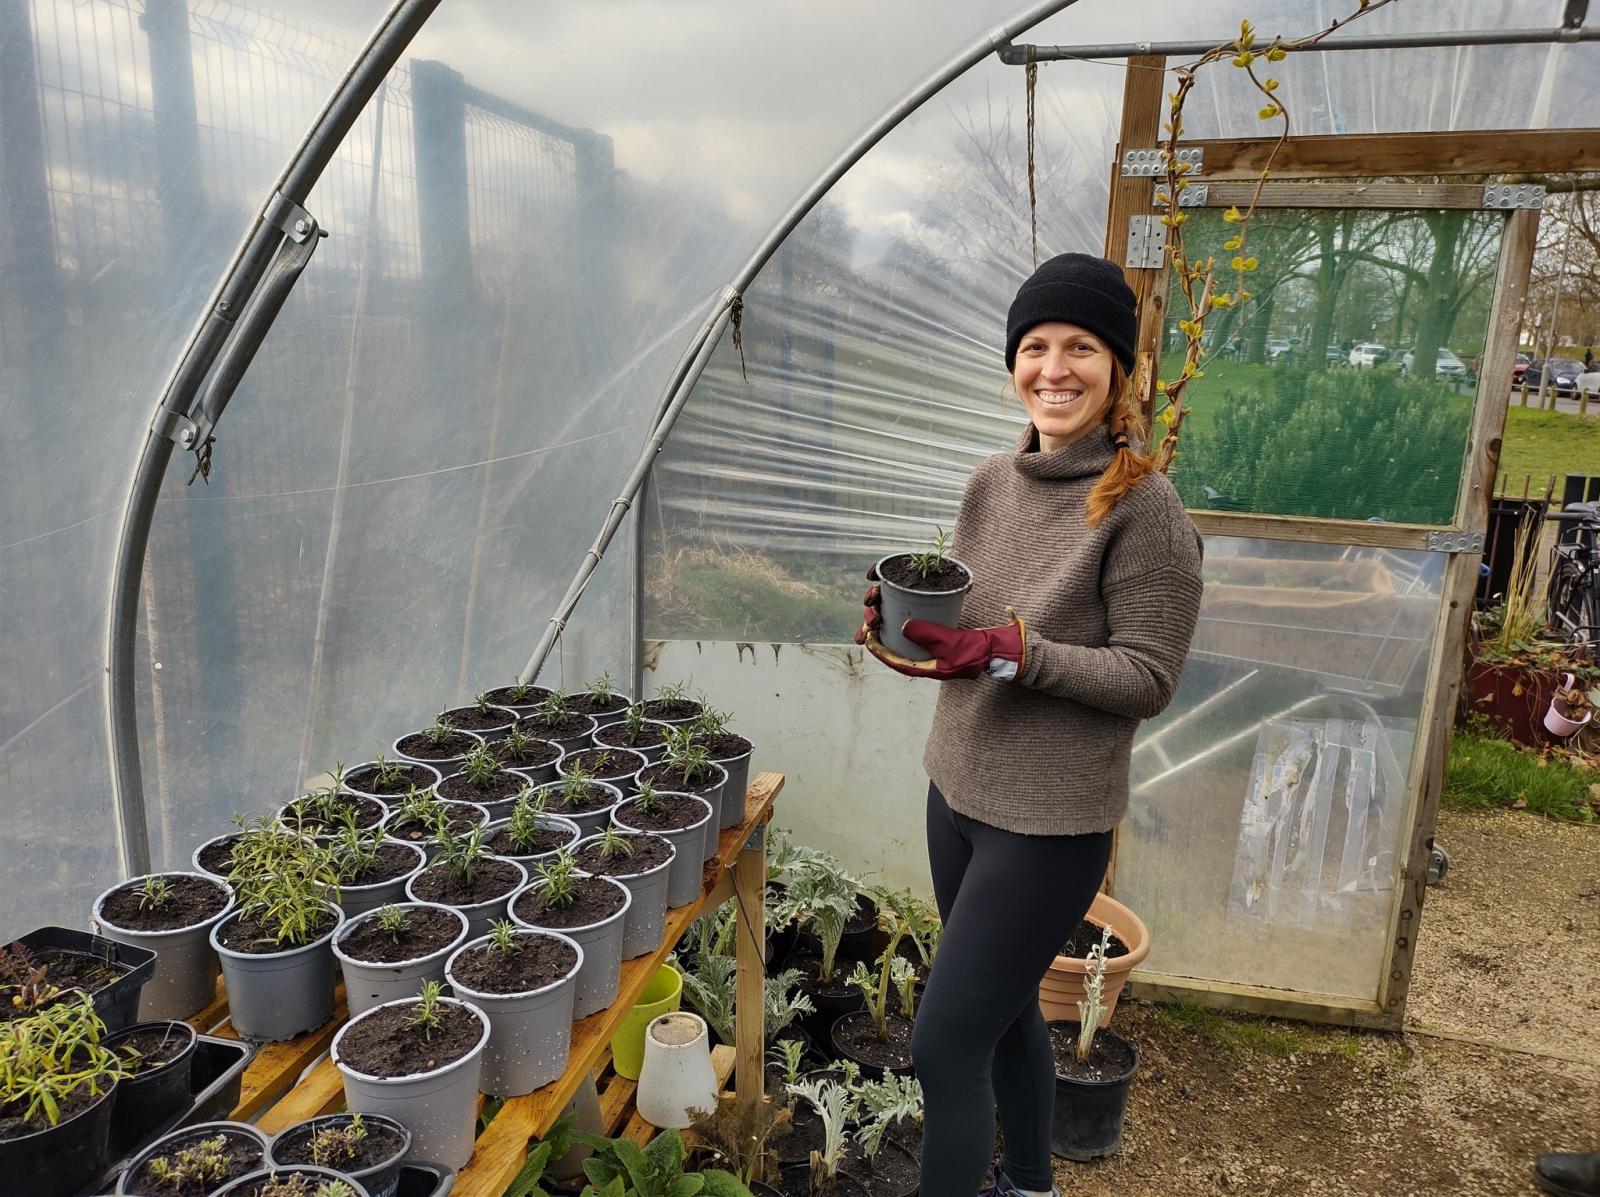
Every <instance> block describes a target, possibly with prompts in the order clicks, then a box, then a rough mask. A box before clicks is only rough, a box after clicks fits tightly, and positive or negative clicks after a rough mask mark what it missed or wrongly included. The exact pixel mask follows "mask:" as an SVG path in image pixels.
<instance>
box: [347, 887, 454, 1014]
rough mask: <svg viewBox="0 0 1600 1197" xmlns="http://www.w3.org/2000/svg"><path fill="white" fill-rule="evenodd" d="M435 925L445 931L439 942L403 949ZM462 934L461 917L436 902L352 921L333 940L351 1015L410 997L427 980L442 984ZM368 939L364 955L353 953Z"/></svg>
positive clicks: (384, 908)
mask: <svg viewBox="0 0 1600 1197" xmlns="http://www.w3.org/2000/svg"><path fill="white" fill-rule="evenodd" d="M439 924H443V925H444V927H445V931H443V932H441V933H439V935H438V936H436V938H443V939H444V942H443V943H439V944H433V943H431V942H430V944H429V945H428V946H425V947H422V948H420V950H419V949H410V948H408V947H407V945H408V944H409V943H410V942H411V941H412V940H413V939H415V938H416V937H417V936H418V935H419V933H420V932H422V930H423V929H424V928H425V927H437V926H438V925H439ZM467 932H468V926H467V916H466V915H465V914H463V913H461V911H459V910H457V909H456V908H455V907H453V906H441V905H439V904H438V903H435V902H399V903H395V904H394V905H392V906H382V907H379V908H378V909H377V910H373V911H369V912H368V913H366V914H364V915H361V916H360V917H358V918H354V919H351V920H350V921H349V922H348V923H346V924H345V926H344V927H343V928H342V929H341V930H340V932H339V934H338V935H337V936H335V937H334V941H333V954H334V957H335V958H336V959H337V960H338V961H339V970H340V972H341V973H342V974H343V976H344V993H345V1001H346V1003H347V1004H348V1006H349V1010H350V1014H351V1016H352V1017H353V1016H355V1015H357V1014H361V1013H363V1012H365V1011H367V1010H370V1009H372V1008H373V1007H374V1006H381V1005H383V1004H384V1003H385V1002H393V1001H398V1000H399V999H400V998H407V997H415V996H416V995H417V994H418V993H420V992H421V990H422V986H423V983H424V982H426V981H443V980H444V965H445V961H446V960H448V959H449V958H450V953H451V952H453V951H455V950H456V949H457V948H459V947H460V946H461V945H462V944H464V943H466V942H467ZM374 933H376V934H374ZM368 940H372V941H375V942H373V943H371V944H370V945H369V946H368V947H367V948H366V951H365V953H364V954H362V953H358V951H357V949H356V947H355V944H356V943H357V942H358V941H362V942H364V941H368ZM413 952H415V954H412V953H413ZM380 956H381V957H383V959H378V958H377V957H380ZM397 956H398V957H399V958H398V959H391V957H397Z"/></svg>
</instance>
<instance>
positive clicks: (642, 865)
mask: <svg viewBox="0 0 1600 1197" xmlns="http://www.w3.org/2000/svg"><path fill="white" fill-rule="evenodd" d="M626 838H627V841H628V843H630V844H632V845H633V852H632V853H630V854H629V855H626V856H623V855H621V854H618V855H616V856H611V857H607V856H604V855H602V845H601V843H600V841H599V840H590V841H589V842H587V843H585V844H584V845H583V846H582V847H580V848H579V849H578V850H577V852H576V853H575V856H576V859H577V862H578V867H579V868H580V869H582V870H583V871H584V872H585V873H596V874H598V875H600V876H602V877H636V876H638V875H639V874H640V873H648V872H649V871H650V870H651V869H654V868H657V867H658V866H660V865H664V864H666V863H667V861H669V860H671V859H672V845H671V844H670V843H668V842H667V841H666V840H664V839H662V838H661V837H660V836H659V835H649V834H642V835H628V836H627V837H626Z"/></svg>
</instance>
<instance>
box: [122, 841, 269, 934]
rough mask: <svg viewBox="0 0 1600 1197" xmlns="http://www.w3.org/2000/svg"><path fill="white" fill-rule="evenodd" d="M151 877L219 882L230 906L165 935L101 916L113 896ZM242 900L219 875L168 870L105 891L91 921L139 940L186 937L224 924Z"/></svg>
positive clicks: (132, 878)
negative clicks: (164, 936)
mask: <svg viewBox="0 0 1600 1197" xmlns="http://www.w3.org/2000/svg"><path fill="white" fill-rule="evenodd" d="M218 838H221V837H218ZM210 842H211V841H210V840H207V841H206V843H207V844H209V843H210ZM200 847H201V848H203V847H205V844H202V845H200ZM199 850H200V849H199V848H197V849H195V851H197V852H198V851H199ZM150 877H199V878H201V879H202V880H205V881H211V882H215V883H216V884H217V885H220V886H221V887H222V891H223V892H224V893H225V894H227V895H228V900H227V902H226V903H224V905H223V907H222V909H221V910H219V911H217V913H216V914H213V915H210V916H208V917H206V918H203V919H201V920H200V921H199V922H197V923H187V924H185V925H184V926H182V927H168V928H166V929H164V930H161V931H145V930H140V929H136V928H133V927H124V926H123V925H122V924H121V923H113V922H112V921H111V920H110V919H108V918H106V917H105V915H104V914H103V913H102V912H101V908H102V906H103V905H104V904H105V900H106V899H107V898H109V897H110V896H111V895H112V894H114V893H116V892H117V891H118V890H124V889H127V888H128V887H129V886H132V885H136V884H138V883H139V882H141V881H144V880H146V879H148V878H150ZM238 900H239V899H238V895H236V894H235V893H234V892H233V886H231V885H229V884H228V882H227V881H225V880H224V879H223V878H221V877H218V876H217V875H216V874H215V873H206V872H202V871H201V870H199V869H164V870H162V871H161V872H159V873H140V874H139V875H138V876H137V877H129V878H127V879H126V880H124V881H119V882H117V883H116V884H115V885H113V886H110V887H108V888H107V889H105V890H103V891H101V894H100V896H99V897H98V898H96V899H95V900H94V905H93V906H92V907H90V911H91V914H90V918H91V921H93V922H94V923H95V925H97V926H100V927H111V928H113V929H115V930H116V932H117V934H118V935H129V936H137V937H138V938H141V939H145V938H150V939H153V938H156V937H157V936H162V935H182V934H183V933H184V932H185V931H198V930H200V929H201V928H203V927H206V926H208V925H210V924H212V923H220V922H221V921H222V920H223V919H225V918H227V917H228V915H229V913H230V912H231V911H232V910H233V908H234V905H235V904H236V903H237V902H238Z"/></svg>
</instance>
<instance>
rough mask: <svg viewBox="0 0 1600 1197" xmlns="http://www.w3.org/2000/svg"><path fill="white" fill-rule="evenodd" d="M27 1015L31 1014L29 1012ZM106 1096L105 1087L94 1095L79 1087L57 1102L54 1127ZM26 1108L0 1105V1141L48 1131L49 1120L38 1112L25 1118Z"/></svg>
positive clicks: (22, 1104)
mask: <svg viewBox="0 0 1600 1197" xmlns="http://www.w3.org/2000/svg"><path fill="white" fill-rule="evenodd" d="M28 1013H32V1011H29V1012H28ZM105 1096H106V1086H105V1085H104V1084H102V1085H101V1086H100V1092H98V1093H95V1092H93V1091H91V1090H90V1088H89V1086H88V1085H80V1086H79V1087H78V1088H76V1089H74V1090H73V1091H72V1092H71V1093H69V1094H67V1096H65V1097H63V1098H61V1100H60V1102H59V1107H60V1117H59V1118H57V1119H56V1123H55V1125H57V1126H60V1125H61V1124H62V1123H63V1122H66V1121H68V1120H69V1119H71V1118H72V1117H74V1116H75V1115H77V1114H81V1113H83V1111H85V1110H87V1109H88V1108H89V1107H90V1106H92V1105H94V1103H95V1102H97V1101H99V1100H100V1099H101V1098H102V1097H105ZM27 1108H28V1103H27V1102H26V1101H16V1102H10V1103H7V1104H5V1105H0V1139H20V1138H22V1137H23V1136H24V1135H32V1134H37V1133H38V1132H39V1131H45V1130H49V1129H50V1120H49V1119H48V1118H46V1117H45V1116H44V1111H42V1110H41V1111H40V1112H39V1113H37V1114H35V1115H34V1116H33V1117H32V1118H29V1117H26V1116H25V1113H26V1111H27Z"/></svg>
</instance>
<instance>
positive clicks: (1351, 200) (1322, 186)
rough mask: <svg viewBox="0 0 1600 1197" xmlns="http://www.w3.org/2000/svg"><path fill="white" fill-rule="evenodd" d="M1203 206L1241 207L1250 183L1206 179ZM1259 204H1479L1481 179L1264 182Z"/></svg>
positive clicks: (1468, 206) (1253, 187) (1477, 206)
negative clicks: (1447, 180)
mask: <svg viewBox="0 0 1600 1197" xmlns="http://www.w3.org/2000/svg"><path fill="white" fill-rule="evenodd" d="M1199 181H1200V182H1201V183H1205V187H1206V202H1205V203H1204V204H1202V205H1200V206H1201V207H1203V208H1227V207H1231V206H1233V205H1238V206H1239V207H1240V208H1243V207H1244V206H1245V205H1246V204H1248V203H1249V202H1250V199H1251V197H1252V196H1253V195H1255V190H1256V185H1255V184H1254V183H1208V182H1206V180H1205V179H1201V180H1199ZM1257 206H1258V207H1262V208H1341V209H1343V208H1429V209H1439V208H1463V209H1466V210H1468V211H1479V210H1481V209H1482V208H1483V184H1481V183H1374V182H1370V181H1364V180H1363V181H1347V182H1289V183H1277V182H1268V183H1267V184H1266V186H1264V187H1263V188H1262V189H1261V199H1260V200H1259V201H1258V204H1257Z"/></svg>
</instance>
